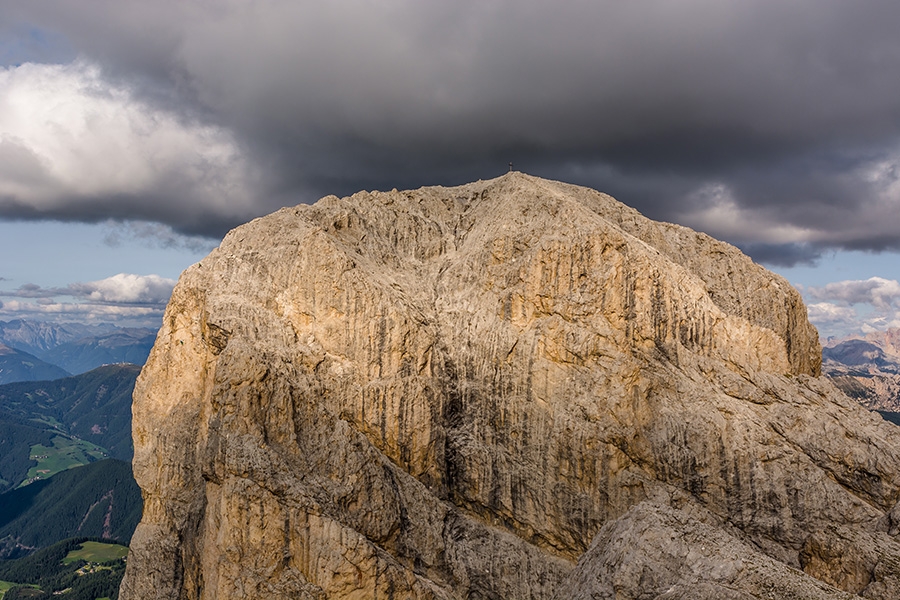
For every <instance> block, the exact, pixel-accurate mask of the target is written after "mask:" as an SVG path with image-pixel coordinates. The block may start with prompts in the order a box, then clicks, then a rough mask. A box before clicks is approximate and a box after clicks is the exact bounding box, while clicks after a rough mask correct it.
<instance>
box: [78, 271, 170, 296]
mask: <svg viewBox="0 0 900 600" xmlns="http://www.w3.org/2000/svg"><path fill="white" fill-rule="evenodd" d="M174 287H175V280H174V279H167V278H165V277H160V276H159V275H131V274H126V273H119V274H118V275H113V276H112V277H107V278H106V279H101V280H100V281H91V282H88V283H73V284H70V285H69V287H68V289H69V290H70V293H71V294H72V295H73V296H78V297H82V298H85V299H86V300H88V301H89V302H95V303H113V304H165V303H166V302H168V301H169V297H170V296H171V295H172V288H174Z"/></svg>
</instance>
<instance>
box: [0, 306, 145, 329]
mask: <svg viewBox="0 0 900 600" xmlns="http://www.w3.org/2000/svg"><path fill="white" fill-rule="evenodd" d="M162 314H163V308H162V307H152V306H121V305H106V304H92V303H87V302H83V303H78V302H50V303H44V302H23V301H21V300H7V301H5V302H0V320H12V319H33V320H40V321H68V320H71V321H78V322H106V323H116V324H118V325H122V326H129V325H130V326H139V327H158V326H159V320H160V318H161V317H162Z"/></svg>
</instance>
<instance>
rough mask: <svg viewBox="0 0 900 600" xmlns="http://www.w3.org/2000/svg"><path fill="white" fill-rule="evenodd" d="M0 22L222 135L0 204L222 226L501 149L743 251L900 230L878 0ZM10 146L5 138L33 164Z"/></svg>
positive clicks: (493, 157) (894, 17) (338, 6)
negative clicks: (90, 187) (77, 189)
mask: <svg viewBox="0 0 900 600" xmlns="http://www.w3.org/2000/svg"><path fill="white" fill-rule="evenodd" d="M0 22H4V23H9V24H10V25H9V26H8V27H12V28H13V30H11V31H8V32H6V33H7V34H10V35H13V34H15V31H24V30H29V31H33V30H35V29H37V30H43V31H46V32H48V33H47V35H48V36H49V35H52V36H54V38H53V39H56V40H59V39H63V40H64V41H65V44H63V43H61V42H57V45H58V46H59V47H71V48H74V49H75V50H76V51H77V52H78V54H79V55H80V56H81V57H82V59H81V60H83V61H86V62H87V63H89V64H98V65H101V66H102V69H103V71H102V73H103V75H102V77H103V78H105V79H104V80H106V81H108V82H109V85H111V86H113V87H114V88H115V89H119V90H125V91H127V94H125V95H124V96H122V95H120V97H123V98H125V100H124V102H126V104H130V105H132V106H135V107H138V109H140V111H143V112H146V111H155V113H156V114H158V115H161V118H163V120H165V119H168V121H166V122H170V123H180V124H182V125H183V126H184V127H185V128H186V129H187V130H189V132H190V135H186V136H184V137H183V142H184V146H183V147H184V148H188V147H190V144H191V143H196V144H200V145H201V146H202V144H204V143H213V144H219V146H220V147H221V146H225V147H228V148H229V149H231V151H232V152H233V154H232V155H231V159H230V160H231V161H232V162H228V161H227V160H220V155H219V154H217V153H215V152H212V153H210V157H209V158H208V159H207V160H206V162H205V163H204V164H205V165H206V166H205V168H204V167H194V168H192V169H186V170H185V172H183V173H179V172H178V171H177V169H174V168H170V166H171V165H170V163H169V162H165V163H164V164H160V165H159V166H158V168H157V169H156V170H155V171H153V172H152V173H151V175H150V176H148V179H147V181H148V183H147V185H146V186H145V187H144V188H142V189H140V190H138V191H137V192H136V193H133V194H131V195H129V194H123V193H122V192H121V190H119V189H118V188H116V186H113V185H110V186H107V187H101V188H99V189H97V190H94V191H93V193H92V194H88V195H87V196H84V195H82V196H79V198H87V200H86V201H79V202H67V201H66V198H67V197H68V196H66V190H67V188H66V185H68V184H67V180H65V179H63V180H61V181H58V182H56V183H57V185H55V186H50V188H51V189H50V190H49V191H48V192H47V197H51V198H61V199H60V200H59V201H58V202H55V203H54V202H52V201H49V200H46V198H44V199H43V200H42V199H40V198H39V199H35V198H28V197H25V198H24V199H23V198H22V197H21V196H15V195H14V194H12V193H11V192H7V195H8V196H10V195H11V194H12V195H11V197H12V200H7V201H5V202H4V201H2V200H0V211H3V212H5V213H6V214H7V215H9V214H19V215H24V216H27V215H29V214H30V215H31V216H40V215H46V214H51V215H53V216H58V217H66V218H72V219H77V218H92V215H93V214H98V213H104V212H105V211H108V210H116V208H114V207H118V208H117V210H118V211H119V212H115V213H114V214H115V215H118V216H120V217H121V218H129V217H131V218H141V219H148V220H158V221H160V222H163V223H167V224H169V225H171V226H173V227H175V228H176V229H179V230H181V231H191V232H203V233H217V234H220V233H221V232H222V230H223V229H225V228H226V227H227V226H230V225H231V224H233V223H235V222H237V221H239V220H243V219H245V218H248V217H249V216H253V215H254V214H260V213H263V212H267V211H269V210H271V209H273V208H276V207H278V206H280V205H282V204H288V203H294V202H300V201H311V200H314V199H315V198H317V197H318V196H320V195H324V194H326V193H338V194H344V193H351V192H353V191H355V190H357V189H373V188H380V189H385V188H387V189H389V188H392V187H398V188H402V187H412V186H418V185H423V184H435V183H439V184H452V183H462V182H465V181H468V180H472V179H477V178H486V177H491V176H495V175H498V174H500V173H502V172H503V171H504V170H505V166H506V164H507V162H508V161H510V160H511V161H513V162H514V163H515V164H516V166H517V168H519V169H521V170H524V171H528V172H531V173H534V174H537V175H541V176H546V177H553V178H559V179H565V180H567V181H572V182H575V183H582V184H586V185H590V186H592V187H596V188H599V189H602V190H604V191H608V192H610V193H613V194H614V195H616V196H617V197H618V198H619V199H620V200H622V201H624V202H626V203H628V204H631V205H633V206H635V207H637V208H638V209H639V210H641V211H643V212H645V213H646V214H647V215H648V216H651V217H654V218H662V219H667V220H673V221H678V222H681V223H684V224H687V225H691V226H694V227H697V228H701V229H704V230H706V231H708V232H709V233H711V234H713V235H716V236H719V237H724V238H725V239H728V240H730V241H734V242H736V243H739V244H741V245H743V246H744V247H746V248H748V249H751V252H752V251H753V250H752V248H756V249H757V251H758V252H760V254H759V255H758V256H759V259H760V260H770V261H772V262H780V263H787V262H791V261H796V260H799V261H808V260H811V259H814V257H815V252H816V251H817V249H824V248H827V247H835V246H838V247H847V248H860V249H872V250H881V249H897V248H900V219H898V218H897V217H898V216H900V215H898V213H900V209H898V206H900V184H898V170H900V167H898V164H900V36H897V35H896V26H897V23H900V5H898V4H897V3H896V2H887V1H884V2H877V1H863V2H856V3H848V2H844V1H841V0H816V1H813V0H798V1H794V2H783V1H777V2H776V1H774V0H761V1H758V2H744V1H740V2H739V1H736V0H731V1H728V0H716V1H713V0H704V1H701V0H689V1H685V2H678V3H674V2H669V1H663V0H655V1H652V0H651V1H648V2H641V3H623V2H576V1H570V2H563V3H548V2H538V1H537V0H532V1H530V2H522V1H517V2H513V1H512V0H500V1H496V2H483V1H480V2H454V3H449V2H442V3H416V2H408V1H393V2H383V3H371V2H362V1H356V2H351V1H343V2H332V3H306V2H300V3H297V2H287V1H279V0H269V1H265V2H254V3H245V2H237V1H234V2H221V3H205V2H199V0H197V1H190V2H185V1H178V2H175V1H174V0H170V1H168V2H156V3H139V2H135V1H122V0H118V1H112V0H106V1H99V0H98V1H95V2H91V3H78V5H77V6H74V5H73V3H70V2H65V1H63V0H55V1H48V2H42V3H34V2H25V1H24V0H23V1H22V2H17V3H13V5H12V6H10V5H9V4H8V3H7V4H6V5H4V7H2V8H0ZM16 28H17V29H16ZM23 28H24V29H23ZM98 80H99V79H98ZM136 110H137V109H136ZM203 127H209V128H212V129H211V130H210V131H211V132H212V133H209V135H211V136H212V137H213V138H215V139H214V140H213V142H208V139H209V135H208V136H206V137H204V131H206V130H204V129H203ZM145 134H147V132H146V131H145V130H144V129H141V128H138V129H137V130H135V131H132V132H129V133H128V135H127V136H125V139H128V140H137V141H135V142H134V143H135V144H136V145H137V146H138V147H142V146H141V144H142V143H144V142H143V141H142V140H144V138H143V137H141V136H142V135H145ZM123 135H124V134H123ZM216 136H219V137H218V138H216ZM27 150H28V148H25V149H24V150H23V149H22V148H18V147H15V148H13V147H10V149H9V152H10V153H11V156H12V155H14V156H16V157H18V158H17V160H21V161H24V162H23V164H32V163H29V162H28V161H29V160H31V159H30V155H29V154H28V152H27ZM106 151H109V150H108V149H107V150H106ZM147 155H148V156H155V155H154V154H152V153H147ZM186 156H188V155H187V154H186V153H185V154H178V153H176V154H175V155H174V156H173V157H172V160H176V159H177V160H185V159H186ZM38 166H39V165H33V166H32V167H31V168H32V169H33V172H34V173H35V175H34V176H35V177H38V178H40V177H41V175H40V171H39V170H37V169H38ZM76 166H77V165H76ZM226 174H230V175H231V176H233V179H234V180H233V181H232V182H231V183H230V184H229V186H227V188H225V189H222V188H216V187H215V186H214V185H212V182H216V181H218V180H219V179H220V178H221V177H222V176H224V175H226ZM204 176H206V179H203V177H204ZM197 178H200V179H199V181H200V183H196V182H197V181H198V179H197ZM173 182H176V183H175V184H173ZM183 196H187V197H188V198H189V199H190V200H189V201H188V202H183V201H182V202H179V200H178V199H179V198H181V197H183ZM250 196H252V197H251V198H249V200H250V201H249V202H248V201H246V198H247V197H250ZM242 197H244V198H245V201H244V202H242V201H241V200H240V198H242ZM42 198H43V197H42ZM16 202H18V203H19V204H18V205H17V204H16ZM16 206H18V207H19V208H15V207H16ZM29 210H30V211H32V212H31V213H28V211H29ZM67 211H68V212H67ZM92 211H93V212H92ZM778 248H781V249H782V252H781V253H779V252H778V250H777V249H778ZM798 249H802V250H803V251H799V250H798ZM764 257H765V258H764Z"/></svg>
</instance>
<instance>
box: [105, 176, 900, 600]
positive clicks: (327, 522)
mask: <svg viewBox="0 0 900 600" xmlns="http://www.w3.org/2000/svg"><path fill="white" fill-rule="evenodd" d="M820 362H821V350H820V346H819V342H818V337H817V334H816V331H815V329H814V328H813V327H812V326H811V325H810V324H809V322H808V320H807V318H806V309H805V307H804V305H803V303H802V301H801V299H800V296H799V295H798V293H797V292H796V291H795V290H793V289H792V288H791V286H790V285H789V284H788V283H787V282H786V281H785V280H784V279H782V278H781V277H779V276H777V275H774V274H772V273H770V272H768V271H766V270H765V269H763V268H761V267H759V266H757V265H756V264H754V263H753V262H752V261H751V260H750V259H749V258H748V257H746V256H745V255H743V254H742V253H741V252H740V251H738V250H737V249H735V248H733V247H732V246H729V245H728V244H725V243H722V242H719V241H716V240H714V239H712V238H710V237H709V236H707V235H704V234H702V233H697V232H695V231H692V230H690V229H687V228H684V227H680V226H677V225H671V224H666V223H658V222H654V221H651V220H649V219H646V218H644V217H642V216H641V215H640V214H638V213H637V212H636V211H634V210H632V209H630V208H628V207H626V206H624V205H623V204H620V203H619V202H617V201H615V200H614V199H612V198H611V197H609V196H607V195H604V194H601V193H598V192H596V191H593V190H590V189H586V188H582V187H577V186H572V185H567V184H563V183H559V182H553V181H546V180H542V179H538V178H535V177H530V176H527V175H524V174H521V173H510V174H507V175H504V176H503V177H500V178H497V179H494V180H490V181H479V182H476V183H471V184H468V185H463V186H460V187H454V188H443V187H432V188H423V189H419V190H415V191H404V192H399V191H396V190H394V191H391V192H371V193H369V192H360V193H358V194H355V195H353V196H351V197H348V198H337V197H334V196H329V197H326V198H323V199H322V200H320V201H319V202H317V203H316V204H314V205H311V206H297V207H294V208H286V209H283V210H281V211H278V212H276V213H274V214H272V215H269V216H267V217H264V218H261V219H257V220H255V221H253V222H251V223H248V224H246V225H244V226H242V227H239V228H237V229H235V230H234V231H232V232H231V233H229V234H228V235H227V236H226V238H225V239H224V241H223V242H222V244H221V246H220V247H219V248H217V249H216V250H214V251H213V252H212V253H211V254H210V255H209V256H208V257H207V258H205V259H203V261H202V262H200V263H198V264H196V265H194V266H193V267H191V268H189V269H188V270H187V271H185V273H184V274H183V275H182V277H181V280H180V282H179V283H178V285H177V287H176V288H175V291H174V294H173V296H172V300H171V302H170V303H169V306H168V309H167V311H166V315H165V318H164V323H163V326H162V329H161V330H160V333H159V336H158V338H157V341H156V345H155V346H154V348H153V351H152V353H151V355H150V358H149V361H148V363H147V365H146V367H145V368H144V370H143V372H142V374H141V376H140V378H139V381H138V385H137V388H136V391H135V396H134V407H133V412H134V425H133V428H134V429H133V433H134V444H135V458H134V472H135V475H136V477H137V481H138V483H139V484H140V486H141V488H142V490H143V494H144V498H145V503H144V514H143V519H142V521H141V524H140V525H139V526H138V529H137V532H136V533H135V536H134V539H133V542H132V547H131V553H130V555H129V559H128V569H127V573H126V576H125V580H124V581H123V584H122V590H121V596H120V597H122V598H125V599H128V600H138V599H140V600H145V599H152V598H167V599H175V598H178V599H199V598H203V599H215V598H218V599H226V598H273V599H288V598H291V599H305V600H313V599H315V600H322V599H338V598H341V599H343V598H346V599H376V598H377V599H379V600H385V599H392V598H396V599H401V598H402V599H407V598H415V599H423V600H424V599H441V600H449V599H460V600H462V599H467V600H476V599H534V600H537V599H552V598H556V599H559V600H571V599H580V598H584V599H587V598H591V599H606V598H609V599H613V598H615V599H617V600H627V599H660V600H661V599H669V600H672V599H684V600H688V599H691V600H703V599H717V600H718V599H726V600H738V599H740V600H750V599H753V598H783V599H788V598H790V599H804V600H809V599H826V598H827V599H838V598H852V597H856V595H859V596H862V597H865V598H872V599H889V598H894V599H896V598H900V541H898V538H897V535H898V532H900V506H898V500H900V434H898V432H900V429H898V428H897V427H896V426H894V425H892V424H889V423H886V422H884V421H882V419H881V418H880V417H879V416H878V415H876V414H873V413H870V412H868V411H867V410H865V409H864V408H862V407H860V406H859V405H858V404H857V403H856V402H854V401H852V400H851V399H849V398H848V397H846V396H845V395H843V394H842V393H841V392H839V391H838V390H836V389H835V388H834V387H833V386H832V384H831V383H829V382H828V380H827V379H825V378H823V377H821V376H820V368H821V366H820Z"/></svg>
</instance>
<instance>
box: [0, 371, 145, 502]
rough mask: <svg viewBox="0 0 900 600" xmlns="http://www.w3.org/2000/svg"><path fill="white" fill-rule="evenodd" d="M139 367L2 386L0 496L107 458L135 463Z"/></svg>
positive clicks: (0, 397)
mask: <svg viewBox="0 0 900 600" xmlns="http://www.w3.org/2000/svg"><path fill="white" fill-rule="evenodd" d="M139 372H140V367H138V366H136V365H128V364H125V365H109V366H105V367H100V368H99V369H95V370H93V371H90V372H88V373H84V374H83V375H77V376H74V377H66V378H63V379H57V380H54V381H39V382H19V383H9V384H6V385H2V386H0V492H3V491H5V490H8V489H11V488H15V487H16V486H18V485H20V484H22V483H23V482H28V481H32V480H37V479H44V478H46V477H49V476H51V475H53V474H54V473H57V472H59V471H61V470H64V469H67V468H71V467H73V466H78V465H82V464H87V463H89V462H93V461H95V460H100V459H104V458H118V459H120V460H125V461H130V460H131V455H132V445H131V394H132V392H133V390H134V382H135V379H136V378H137V375H138V373H139Z"/></svg>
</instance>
